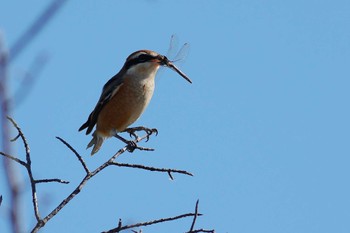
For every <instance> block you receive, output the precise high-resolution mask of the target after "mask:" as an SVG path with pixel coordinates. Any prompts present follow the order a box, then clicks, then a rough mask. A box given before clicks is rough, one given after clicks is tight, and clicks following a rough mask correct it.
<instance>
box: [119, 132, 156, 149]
mask: <svg viewBox="0 0 350 233" xmlns="http://www.w3.org/2000/svg"><path fill="white" fill-rule="evenodd" d="M114 136H115V137H116V138H118V139H119V140H121V141H122V142H124V143H125V144H127V148H126V149H127V150H128V151H129V152H130V153H132V152H134V150H135V149H138V150H147V151H154V149H152V148H147V147H142V146H138V145H137V143H136V141H133V140H126V139H125V138H123V137H121V136H119V135H118V134H115V135H114Z"/></svg>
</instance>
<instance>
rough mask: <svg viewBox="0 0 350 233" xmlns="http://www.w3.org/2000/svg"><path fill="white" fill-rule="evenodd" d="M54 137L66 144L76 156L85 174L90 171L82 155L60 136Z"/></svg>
mask: <svg viewBox="0 0 350 233" xmlns="http://www.w3.org/2000/svg"><path fill="white" fill-rule="evenodd" d="M56 138H57V139H58V140H60V141H61V142H62V143H63V144H64V145H66V146H67V147H68V148H69V149H70V150H71V151H72V152H73V153H74V154H75V156H76V157H77V158H78V160H79V162H80V163H81V165H82V166H83V168H84V170H85V172H86V174H89V173H90V171H89V168H88V167H87V165H86V163H85V162H84V160H83V157H81V155H80V154H79V153H78V152H77V151H76V150H75V149H74V148H73V147H72V146H71V145H70V144H69V143H68V142H66V141H65V140H63V139H62V138H60V137H56Z"/></svg>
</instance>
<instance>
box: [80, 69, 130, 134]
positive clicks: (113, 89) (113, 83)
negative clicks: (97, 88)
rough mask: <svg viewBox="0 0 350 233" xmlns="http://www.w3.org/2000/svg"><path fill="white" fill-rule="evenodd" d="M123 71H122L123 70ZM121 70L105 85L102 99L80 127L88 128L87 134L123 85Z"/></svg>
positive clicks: (82, 128) (81, 128)
mask: <svg viewBox="0 0 350 233" xmlns="http://www.w3.org/2000/svg"><path fill="white" fill-rule="evenodd" d="M121 72H122V71H121ZM121 72H119V73H118V74H116V75H114V76H113V77H112V78H111V79H110V80H108V82H107V83H106V84H105V85H104V86H103V89H102V93H101V96H100V99H99V100H98V102H97V104H96V106H95V108H94V110H93V111H92V112H91V113H90V115H89V117H88V119H87V121H86V122H85V123H84V124H83V125H82V126H81V127H80V128H79V131H82V130H84V129H86V128H87V130H86V134H89V133H91V131H92V129H93V128H94V126H95V124H96V122H97V118H98V115H99V114H100V112H101V110H102V109H103V107H104V106H105V105H106V104H107V103H108V102H109V100H110V99H111V98H112V97H113V96H114V95H115V94H116V93H117V92H118V89H119V88H120V87H121V85H123V82H124V79H123V78H122V77H123V75H122V74H121Z"/></svg>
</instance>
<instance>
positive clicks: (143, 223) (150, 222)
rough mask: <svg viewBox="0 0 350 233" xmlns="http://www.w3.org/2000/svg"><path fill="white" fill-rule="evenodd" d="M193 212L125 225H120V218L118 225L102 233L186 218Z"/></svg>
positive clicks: (192, 214)
mask: <svg viewBox="0 0 350 233" xmlns="http://www.w3.org/2000/svg"><path fill="white" fill-rule="evenodd" d="M194 215H195V213H188V214H181V215H178V216H175V217H170V218H161V219H157V220H152V221H148V222H140V223H136V224H131V225H125V226H122V224H120V223H121V220H119V224H118V227H116V228H113V229H111V230H108V231H103V233H113V232H121V231H124V230H127V229H131V228H135V227H141V226H149V225H153V224H158V223H162V222H169V221H174V220H177V219H180V218H187V217H191V216H194ZM197 216H201V214H199V213H197Z"/></svg>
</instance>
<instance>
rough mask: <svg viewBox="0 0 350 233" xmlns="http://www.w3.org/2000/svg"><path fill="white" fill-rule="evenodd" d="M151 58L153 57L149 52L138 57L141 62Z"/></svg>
mask: <svg viewBox="0 0 350 233" xmlns="http://www.w3.org/2000/svg"><path fill="white" fill-rule="evenodd" d="M150 59H151V57H150V56H149V55H148V54H141V55H140V56H138V58H137V60H139V61H140V62H143V61H147V60H150Z"/></svg>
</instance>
